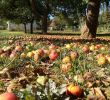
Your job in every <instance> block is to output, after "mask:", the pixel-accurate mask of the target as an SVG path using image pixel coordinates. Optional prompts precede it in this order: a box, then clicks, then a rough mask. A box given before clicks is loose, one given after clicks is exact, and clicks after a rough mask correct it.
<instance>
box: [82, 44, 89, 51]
mask: <svg viewBox="0 0 110 100" xmlns="http://www.w3.org/2000/svg"><path fill="white" fill-rule="evenodd" d="M82 51H83V52H84V53H88V52H89V47H88V46H87V45H85V46H84V47H83V48H82Z"/></svg>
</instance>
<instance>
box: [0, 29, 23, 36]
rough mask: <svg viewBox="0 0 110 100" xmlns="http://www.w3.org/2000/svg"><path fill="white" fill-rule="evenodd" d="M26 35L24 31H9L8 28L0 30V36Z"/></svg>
mask: <svg viewBox="0 0 110 100" xmlns="http://www.w3.org/2000/svg"><path fill="white" fill-rule="evenodd" d="M20 35H25V33H24V32H22V31H8V30H0V36H7V37H8V36H20Z"/></svg>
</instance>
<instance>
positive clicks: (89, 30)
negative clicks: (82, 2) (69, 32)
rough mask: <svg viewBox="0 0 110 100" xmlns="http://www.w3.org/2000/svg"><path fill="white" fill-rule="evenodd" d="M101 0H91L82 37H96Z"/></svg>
mask: <svg viewBox="0 0 110 100" xmlns="http://www.w3.org/2000/svg"><path fill="white" fill-rule="evenodd" d="M99 8H100V0H89V2H88V6H87V15H86V23H85V25H84V26H83V28H82V34H81V37H82V38H95V37H96V31H97V26H98V16H99Z"/></svg>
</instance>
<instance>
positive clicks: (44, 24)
mask: <svg viewBox="0 0 110 100" xmlns="http://www.w3.org/2000/svg"><path fill="white" fill-rule="evenodd" d="M45 5H46V8H45V12H44V15H43V16H42V33H43V34H47V29H48V22H47V21H48V12H49V1H48V0H45Z"/></svg>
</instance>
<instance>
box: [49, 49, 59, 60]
mask: <svg viewBox="0 0 110 100" xmlns="http://www.w3.org/2000/svg"><path fill="white" fill-rule="evenodd" d="M57 57H58V53H57V52H56V51H54V50H52V51H51V52H50V54H49V58H50V60H55V59H56V58H57Z"/></svg>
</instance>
